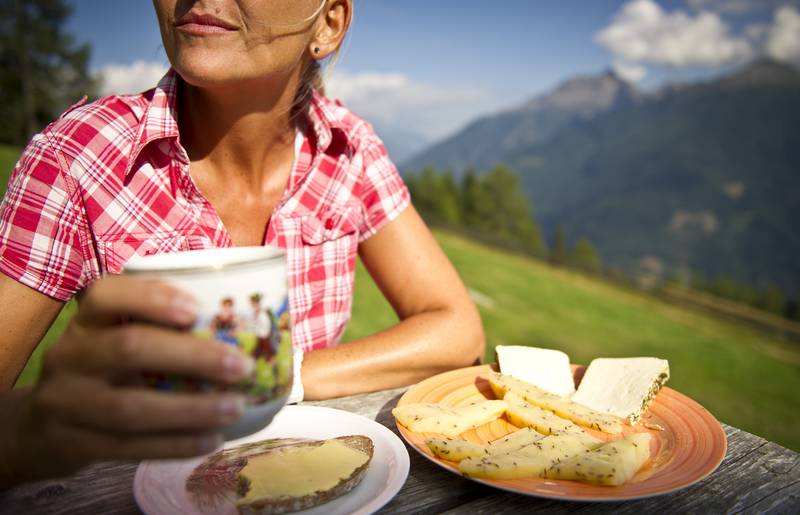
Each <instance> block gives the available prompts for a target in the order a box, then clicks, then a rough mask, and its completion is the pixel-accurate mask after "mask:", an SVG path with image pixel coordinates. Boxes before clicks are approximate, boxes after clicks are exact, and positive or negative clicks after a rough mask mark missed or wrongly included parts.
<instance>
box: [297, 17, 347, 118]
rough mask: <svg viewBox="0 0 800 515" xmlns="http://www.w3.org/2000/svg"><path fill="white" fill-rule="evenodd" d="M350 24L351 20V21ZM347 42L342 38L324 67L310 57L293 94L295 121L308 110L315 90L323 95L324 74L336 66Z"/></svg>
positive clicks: (328, 73) (327, 73)
mask: <svg viewBox="0 0 800 515" xmlns="http://www.w3.org/2000/svg"><path fill="white" fill-rule="evenodd" d="M351 26H352V21H351ZM346 43H347V38H346V37H345V38H343V39H342V41H341V42H340V43H339V47H338V48H337V49H336V50H335V51H334V52H333V54H332V55H331V57H330V59H328V63H327V64H326V65H325V69H324V70H323V69H322V65H321V64H320V62H319V61H317V60H316V59H312V60H311V62H310V63H309V64H308V66H307V67H306V69H305V70H303V75H302V76H301V77H300V84H299V85H298V86H297V93H295V96H294V103H293V104H292V118H293V119H294V120H295V121H297V119H298V116H300V115H303V114H305V113H306V112H308V104H309V102H310V101H311V96H312V95H313V92H314V91H315V90H316V91H317V92H318V93H319V94H320V95H323V96H324V95H325V76H326V75H330V73H331V72H332V71H333V69H334V68H335V67H336V62H337V61H338V60H339V57H340V56H341V53H342V47H343V46H344V45H345V44H346Z"/></svg>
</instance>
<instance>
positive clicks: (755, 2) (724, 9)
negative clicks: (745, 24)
mask: <svg viewBox="0 0 800 515" xmlns="http://www.w3.org/2000/svg"><path fill="white" fill-rule="evenodd" d="M792 3H793V4H800V0H687V2H686V4H687V5H688V6H689V7H690V8H691V9H692V10H693V11H695V12H699V11H711V12H715V13H720V14H744V13H749V12H753V11H765V10H770V9H773V8H775V7H777V6H779V5H785V4H792Z"/></svg>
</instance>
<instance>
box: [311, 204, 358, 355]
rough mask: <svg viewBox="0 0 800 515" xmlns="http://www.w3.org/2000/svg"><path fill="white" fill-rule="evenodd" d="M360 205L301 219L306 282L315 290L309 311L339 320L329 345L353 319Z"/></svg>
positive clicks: (323, 211) (330, 335)
mask: <svg viewBox="0 0 800 515" xmlns="http://www.w3.org/2000/svg"><path fill="white" fill-rule="evenodd" d="M359 214H360V211H359V209H358V207H353V206H345V207H341V206H339V207H335V208H329V209H325V210H322V211H320V212H318V213H315V214H313V215H308V216H305V217H303V218H302V219H301V227H300V237H301V240H302V247H303V251H302V253H303V256H304V258H305V259H304V261H305V263H304V267H303V282H304V284H305V286H306V287H307V288H308V290H307V291H309V293H311V299H310V300H311V302H309V304H308V305H309V308H310V310H309V312H310V313H315V314H317V315H323V316H325V317H330V318H329V319H332V320H335V321H336V323H335V324H334V327H333V331H332V332H331V333H330V334H327V335H326V336H327V339H328V341H327V345H333V344H336V343H338V341H339V338H340V337H341V335H342V333H343V332H344V328H345V326H346V325H347V322H348V320H350V310H351V307H352V301H353V282H354V279H355V260H356V255H357V253H358V221H359V220H358V216H359Z"/></svg>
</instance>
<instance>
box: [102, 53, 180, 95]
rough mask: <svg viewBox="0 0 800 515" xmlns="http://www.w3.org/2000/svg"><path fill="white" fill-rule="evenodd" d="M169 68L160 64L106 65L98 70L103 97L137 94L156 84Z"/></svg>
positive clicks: (138, 62)
mask: <svg viewBox="0 0 800 515" xmlns="http://www.w3.org/2000/svg"><path fill="white" fill-rule="evenodd" d="M168 69H169V67H168V66H167V65H165V64H162V63H157V62H147V61H134V62H132V63H130V64H107V65H105V66H103V67H102V68H101V69H100V73H99V75H100V79H101V80H102V85H101V87H100V93H101V94H103V95H120V94H124V93H139V92H141V91H146V90H148V89H150V88H152V87H154V86H155V85H156V84H158V81H159V80H160V79H161V77H163V76H164V74H165V73H167V70H168Z"/></svg>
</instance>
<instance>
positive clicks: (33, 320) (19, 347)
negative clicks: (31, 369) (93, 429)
mask: <svg viewBox="0 0 800 515" xmlns="http://www.w3.org/2000/svg"><path fill="white" fill-rule="evenodd" d="M63 305H64V303H63V302H60V301H58V300H55V299H52V298H50V297H48V296H47V295H44V294H42V293H39V292H37V291H36V290H33V289H31V288H28V287H27V286H25V285H23V284H21V283H19V282H17V281H15V280H14V279H11V278H10V277H8V276H6V275H4V274H0V309H2V313H0V321H2V325H3V330H2V331H0V392H4V391H7V390H10V389H11V388H12V387H13V386H14V383H15V382H16V381H17V377H18V376H19V374H20V372H22V369H23V368H24V367H25V363H26V362H27V361H28V358H29V357H30V355H31V353H32V352H33V349H34V348H35V347H36V345H37V344H38V343H39V341H40V340H41V339H42V338H43V337H44V335H45V333H47V329H48V328H49V327H50V324H52V323H53V320H55V318H56V316H57V315H58V312H59V311H61V307H62V306H63Z"/></svg>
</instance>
